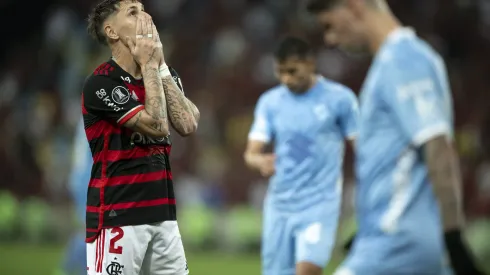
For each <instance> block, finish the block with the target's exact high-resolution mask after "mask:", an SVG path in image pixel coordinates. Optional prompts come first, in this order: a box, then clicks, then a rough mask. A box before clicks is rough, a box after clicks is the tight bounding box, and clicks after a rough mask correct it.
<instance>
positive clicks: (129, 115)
mask: <svg viewBox="0 0 490 275" xmlns="http://www.w3.org/2000/svg"><path fill="white" fill-rule="evenodd" d="M143 109H145V106H143V105H140V106H138V107H135V108H133V109H132V110H130V111H128V112H127V113H126V114H124V115H123V116H122V117H121V118H120V120H119V121H118V122H117V123H118V124H119V125H124V123H126V122H127V121H128V120H130V119H131V118H132V117H134V116H135V115H136V114H137V113H139V112H140V111H141V110H143Z"/></svg>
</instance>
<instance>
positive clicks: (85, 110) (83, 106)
mask: <svg viewBox="0 0 490 275" xmlns="http://www.w3.org/2000/svg"><path fill="white" fill-rule="evenodd" d="M83 93H84V92H82V115H86V114H88V112H87V109H85V103H84V102H85V100H84V99H83V98H84V96H83Z"/></svg>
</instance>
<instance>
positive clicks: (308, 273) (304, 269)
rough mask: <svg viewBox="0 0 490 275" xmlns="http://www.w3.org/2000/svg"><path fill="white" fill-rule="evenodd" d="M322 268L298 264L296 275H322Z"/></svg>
mask: <svg viewBox="0 0 490 275" xmlns="http://www.w3.org/2000/svg"><path fill="white" fill-rule="evenodd" d="M322 273H323V268H321V267H320V266H317V265H316V264H312V263H308V262H300V263H297V264H296V275H322Z"/></svg>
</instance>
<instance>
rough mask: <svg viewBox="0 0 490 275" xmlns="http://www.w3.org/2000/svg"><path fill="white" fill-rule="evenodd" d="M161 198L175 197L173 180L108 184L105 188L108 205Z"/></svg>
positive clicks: (105, 201)
mask: <svg viewBox="0 0 490 275" xmlns="http://www.w3.org/2000/svg"><path fill="white" fill-rule="evenodd" d="M161 198H169V199H174V198H175V194H174V188H173V185H172V182H170V181H167V180H160V181H150V182H145V183H135V184H122V185H115V186H108V187H106V188H105V189H104V203H105V204H106V205H107V204H115V203H123V202H137V201H147V200H156V199H161Z"/></svg>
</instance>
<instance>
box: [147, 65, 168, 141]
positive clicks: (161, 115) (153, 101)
mask: <svg viewBox="0 0 490 275" xmlns="http://www.w3.org/2000/svg"><path fill="white" fill-rule="evenodd" d="M142 74H143V79H144V82H145V90H146V94H145V110H146V111H147V112H148V114H149V115H150V116H151V117H152V118H153V119H154V121H153V122H152V123H151V125H150V127H151V128H152V129H154V130H156V131H159V132H168V117H167V104H166V99H165V93H164V92H163V84H162V82H161V80H160V75H159V71H158V69H157V68H152V67H148V68H144V69H143V70H142Z"/></svg>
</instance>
